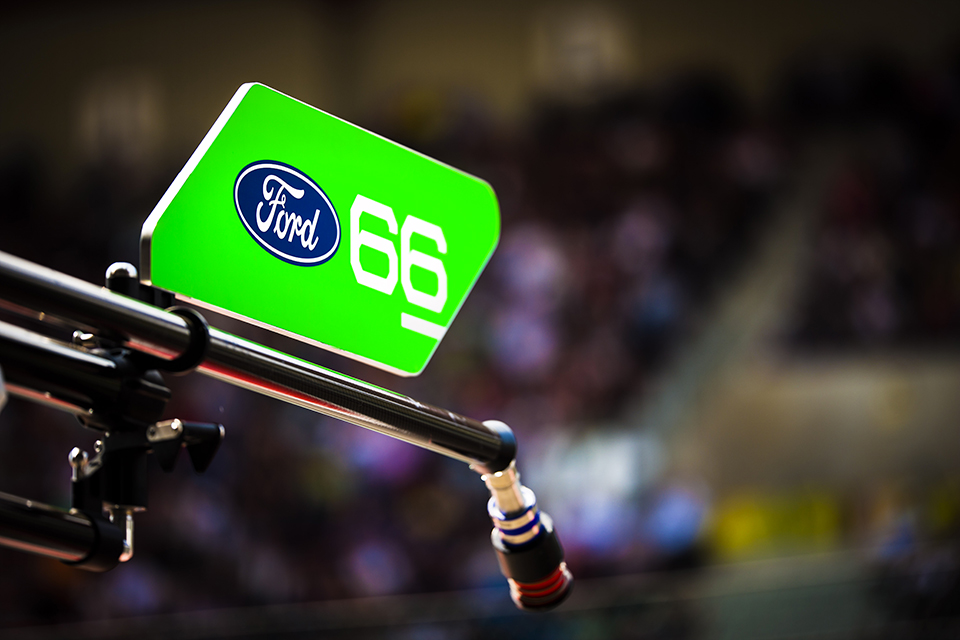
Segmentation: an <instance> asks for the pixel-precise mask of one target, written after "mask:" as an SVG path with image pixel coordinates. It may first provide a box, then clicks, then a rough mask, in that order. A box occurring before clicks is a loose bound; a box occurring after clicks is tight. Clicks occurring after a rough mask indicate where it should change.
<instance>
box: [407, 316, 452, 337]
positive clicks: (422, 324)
mask: <svg viewBox="0 0 960 640" xmlns="http://www.w3.org/2000/svg"><path fill="white" fill-rule="evenodd" d="M400 326H401V327H403V328H404V329H410V331H416V332H417V333H419V334H422V335H425V336H427V337H428V338H433V339H435V340H442V339H443V335H444V334H445V333H446V332H447V330H446V328H444V327H441V326H440V325H438V324H434V323H432V322H428V321H427V320H424V319H422V318H418V317H416V316H411V315H409V314H406V313H401V314H400Z"/></svg>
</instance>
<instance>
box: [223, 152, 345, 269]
mask: <svg viewBox="0 0 960 640" xmlns="http://www.w3.org/2000/svg"><path fill="white" fill-rule="evenodd" d="M233 199H234V203H235V204H236V206H237V213H238V214H239V215H240V221H241V222H243V226H244V227H246V229H247V231H248V232H249V233H250V235H251V236H253V239H254V240H256V241H257V243H258V244H259V245H260V246H261V247H263V248H264V249H266V250H267V251H269V252H270V253H272V254H273V255H275V256H277V257H278V258H280V259H281V260H285V261H286V262H289V263H291V264H299V265H304V266H314V265H318V264H322V263H324V262H326V261H327V260H329V259H330V258H332V257H333V254H335V253H336V252H337V247H339V246H340V220H339V219H338V218H337V212H336V211H335V210H334V208H333V205H332V204H331V203H330V199H329V198H328V197H327V194H325V193H324V192H323V190H322V189H321V188H320V187H318V186H317V185H316V183H314V181H313V180H311V179H310V178H308V177H307V176H306V175H305V174H304V173H302V172H301V171H299V170H298V169H296V168H294V167H291V166H290V165H288V164H284V163H282V162H275V161H272V160H260V161H259V162H254V163H252V164H248V165H247V166H246V167H244V168H243V170H242V171H241V172H240V175H238V176H237V181H236V183H235V184H234V187H233Z"/></svg>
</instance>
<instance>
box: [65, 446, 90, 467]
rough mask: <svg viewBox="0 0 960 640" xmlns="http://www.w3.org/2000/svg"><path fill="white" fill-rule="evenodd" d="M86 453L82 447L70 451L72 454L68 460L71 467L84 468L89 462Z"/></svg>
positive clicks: (68, 456)
mask: <svg viewBox="0 0 960 640" xmlns="http://www.w3.org/2000/svg"><path fill="white" fill-rule="evenodd" d="M89 457H90V456H89V455H87V452H86V451H83V450H82V449H80V447H74V448H73V449H71V450H70V453H69V454H67V460H68V461H69V462H70V466H71V467H73V468H74V469H79V468H81V467H83V466H84V465H85V464H86V463H87V460H88V459H89Z"/></svg>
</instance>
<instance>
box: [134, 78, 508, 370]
mask: <svg viewBox="0 0 960 640" xmlns="http://www.w3.org/2000/svg"><path fill="white" fill-rule="evenodd" d="M499 237H500V217H499V210H498V207H497V199H496V196H495V195H494V193H493V189H491V188H490V185H489V184H487V183H486V182H484V181H483V180H480V179H478V178H475V177H473V176H471V175H468V174H466V173H463V172H462V171H458V170H457V169H454V168H452V167H449V166H447V165H445V164H443V163H441V162H437V161H436V160H433V159H431V158H428V157H426V156H424V155H422V154H419V153H417V152H415V151H411V150H410V149H407V148H405V147H402V146H400V145H398V144H396V143H393V142H390V141H389V140H386V139H385V138H382V137H380V136H378V135H375V134H373V133H370V132H369V131H365V130H363V129H361V128H359V127H356V126H354V125H352V124H350V123H348V122H345V121H343V120H340V119H339V118H336V117H334V116H331V115H329V114H327V113H324V112H322V111H319V110H317V109H315V108H313V107H311V106H309V105H306V104H304V103H302V102H300V101H298V100H295V99H293V98H291V97H289V96H286V95H284V94H282V93H279V92H277V91H274V90H273V89H270V88H269V87H265V86H263V85H261V84H245V85H243V86H242V87H240V89H239V90H238V91H237V93H236V95H234V96H233V98H232V99H231V100H230V103H229V104H228V105H227V108H226V109H224V111H223V113H222V114H220V117H219V118H218V119H217V121H216V122H215V123H214V125H213V128H212V129H210V131H209V132H208V133H207V135H206V137H205V138H204V139H203V141H202V142H201V144H200V147H199V148H198V149H197V150H196V151H195V152H194V154H193V156H192V157H191V158H190V160H189V162H187V164H186V166H185V167H184V168H183V170H182V171H181V172H180V174H179V175H178V176H177V178H176V180H174V182H173V184H172V185H170V188H169V189H168V190H167V192H166V193H165V194H164V196H163V198H162V199H161V200H160V202H159V203H158V204H157V206H156V208H154V210H153V212H152V213H151V214H150V217H149V218H148V219H147V221H146V222H145V223H144V225H143V230H142V232H141V239H140V250H141V278H142V280H143V281H144V282H145V283H147V284H152V285H154V286H157V287H160V288H162V289H167V290H169V291H172V292H174V293H175V294H177V296H178V297H179V298H182V299H185V300H188V301H190V302H193V303H195V304H198V305H200V306H205V307H208V308H212V309H215V310H217V311H220V312H223V313H226V314H228V315H232V316H234V317H238V318H241V319H243V320H246V321H248V322H251V323H253V324H256V325H259V326H265V327H267V328H270V329H273V330H275V331H278V332H280V333H284V334H286V335H289V336H292V337H295V338H299V339H302V340H305V341H307V342H310V343H313V344H317V345H319V346H322V347H324V348H327V349H331V350H333V351H336V352H339V353H342V354H345V355H348V356H350V357H353V358H355V359H358V360H361V361H364V362H367V363H369V364H373V365H375V366H378V367H381V368H383V369H387V370H389V371H392V372H394V373H397V374H400V375H416V374H418V373H420V372H421V371H422V370H423V368H424V367H425V366H426V364H427V362H428V361H429V360H430V356H431V355H433V352H434V350H435V349H436V348H437V345H438V344H439V342H440V340H441V339H442V338H443V335H444V333H445V332H446V330H447V328H448V327H449V326H450V323H451V322H452V321H453V318H454V316H456V314H457V311H458V310H459V309H460V306H461V305H462V304H463V301H464V300H465V299H466V297H467V294H469V293H470V290H471V289H472V288H473V285H474V283H475V282H476V280H477V278H478V277H479V275H480V272H481V271H482V270H483V268H484V266H485V265H486V263H487V261H488V260H489V259H490V256H491V254H492V253H493V250H494V249H495V248H496V245H497V241H498V239H499Z"/></svg>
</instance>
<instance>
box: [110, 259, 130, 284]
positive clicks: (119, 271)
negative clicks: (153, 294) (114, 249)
mask: <svg viewBox="0 0 960 640" xmlns="http://www.w3.org/2000/svg"><path fill="white" fill-rule="evenodd" d="M136 277H137V268H136V267H135V266H133V265H132V264H130V263H129V262H114V263H113V264H112V265H110V266H109V267H107V280H111V279H112V278H136Z"/></svg>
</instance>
